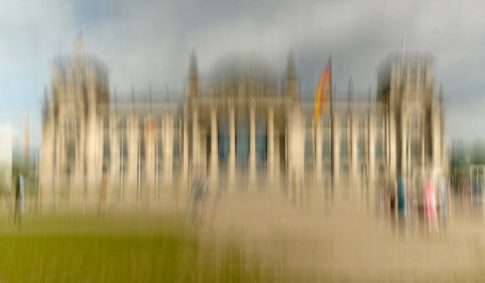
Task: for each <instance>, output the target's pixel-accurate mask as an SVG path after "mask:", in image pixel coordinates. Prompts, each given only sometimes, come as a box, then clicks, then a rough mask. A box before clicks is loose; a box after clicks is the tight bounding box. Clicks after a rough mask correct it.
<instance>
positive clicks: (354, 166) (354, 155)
mask: <svg viewBox="0 0 485 283" xmlns="http://www.w3.org/2000/svg"><path fill="white" fill-rule="evenodd" d="M352 115H353V113H352ZM356 122H357V121H356V120H355V116H353V117H352V119H351V124H350V138H351V140H350V154H351V157H350V161H351V162H350V170H351V171H350V176H351V178H352V179H351V183H354V184H355V182H356V181H357V176H358V175H359V174H358V172H359V171H360V170H359V166H358V165H359V164H358V145H357V142H358V139H359V136H358V131H357V125H356V124H357V123H356Z"/></svg>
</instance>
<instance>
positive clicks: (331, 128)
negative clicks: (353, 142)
mask: <svg viewBox="0 0 485 283" xmlns="http://www.w3.org/2000/svg"><path fill="white" fill-rule="evenodd" d="M329 65H330V162H331V166H330V174H331V176H330V180H331V187H332V192H333V186H334V183H335V180H334V172H335V162H334V161H335V160H334V135H333V134H334V128H333V127H334V126H333V118H334V117H333V84H332V55H330V59H329Z"/></svg>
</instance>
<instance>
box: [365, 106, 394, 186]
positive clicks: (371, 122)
mask: <svg viewBox="0 0 485 283" xmlns="http://www.w3.org/2000/svg"><path fill="white" fill-rule="evenodd" d="M374 115H375V113H374V112H373V111H371V112H370V113H369V129H368V135H369V136H368V141H369V142H368V145H369V148H368V150H367V152H368V154H369V168H368V170H367V171H368V174H369V176H368V177H369V178H368V180H369V183H370V184H373V183H374V176H375V171H376V164H375V163H376V162H375V156H376V154H375V148H376V146H375V136H376V134H375V127H376V123H375V117H374ZM384 173H385V174H389V172H384Z"/></svg>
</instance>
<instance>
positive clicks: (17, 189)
mask: <svg viewBox="0 0 485 283" xmlns="http://www.w3.org/2000/svg"><path fill="white" fill-rule="evenodd" d="M14 185H15V186H14V198H15V205H14V224H15V225H20V222H21V220H22V212H23V206H24V176H22V175H21V174H19V175H17V177H16V178H15V184H14Z"/></svg>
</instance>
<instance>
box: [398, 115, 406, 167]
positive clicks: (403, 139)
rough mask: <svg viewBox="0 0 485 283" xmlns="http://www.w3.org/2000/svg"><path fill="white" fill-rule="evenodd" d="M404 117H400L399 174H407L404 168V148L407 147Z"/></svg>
mask: <svg viewBox="0 0 485 283" xmlns="http://www.w3.org/2000/svg"><path fill="white" fill-rule="evenodd" d="M405 120H406V119H405V117H401V137H400V138H401V172H400V175H401V176H407V172H406V171H407V170H406V161H407V159H406V148H407V136H406V128H405V122H404V121H405Z"/></svg>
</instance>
